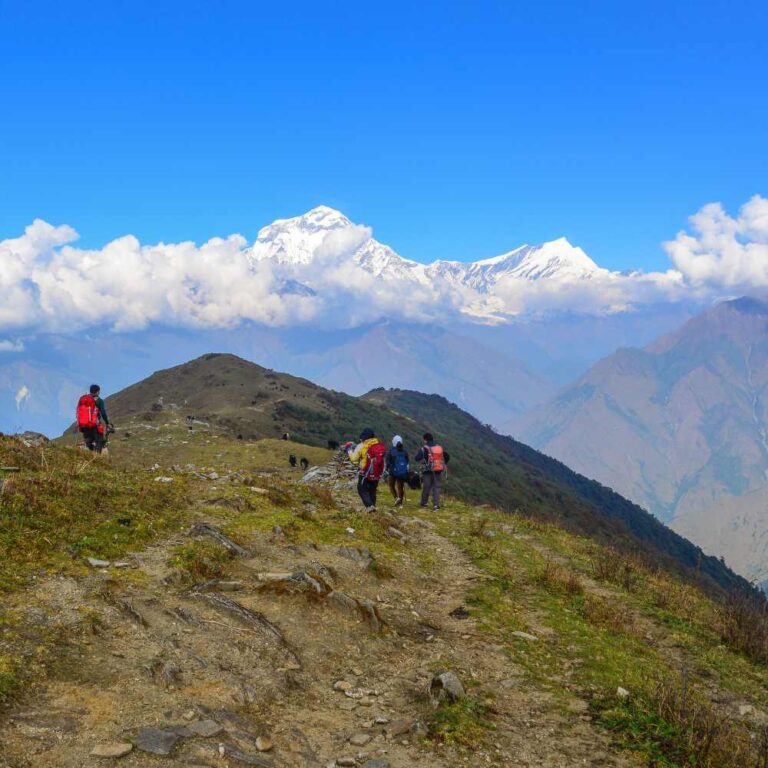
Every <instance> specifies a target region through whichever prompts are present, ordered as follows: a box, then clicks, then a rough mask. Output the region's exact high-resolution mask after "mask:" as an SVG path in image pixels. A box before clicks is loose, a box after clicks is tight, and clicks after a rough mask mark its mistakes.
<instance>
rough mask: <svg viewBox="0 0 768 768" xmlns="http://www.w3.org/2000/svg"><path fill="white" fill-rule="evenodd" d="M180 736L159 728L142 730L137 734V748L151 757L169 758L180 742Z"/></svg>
mask: <svg viewBox="0 0 768 768" xmlns="http://www.w3.org/2000/svg"><path fill="white" fill-rule="evenodd" d="M179 738H180V737H179V735H178V734H177V733H174V732H173V731H169V730H160V729H159V728H140V729H139V732H138V733H137V734H136V747H137V748H138V749H140V750H141V751H142V752H149V753H150V754H151V755H159V756H160V757H168V755H170V754H171V751H172V750H173V748H174V747H175V746H176V742H178V740H179Z"/></svg>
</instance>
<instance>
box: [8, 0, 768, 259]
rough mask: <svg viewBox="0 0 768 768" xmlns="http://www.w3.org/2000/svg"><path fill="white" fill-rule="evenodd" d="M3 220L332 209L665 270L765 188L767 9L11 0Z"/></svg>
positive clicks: (414, 240)
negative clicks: (718, 208) (674, 249)
mask: <svg viewBox="0 0 768 768" xmlns="http://www.w3.org/2000/svg"><path fill="white" fill-rule="evenodd" d="M0 36H1V37H0V39H2V55H0V99H1V101H0V104H2V110H1V113H2V119H0V239H2V238H3V237H11V236H16V235H18V234H19V233H20V232H21V230H22V229H23V227H24V226H25V225H26V224H28V223H29V222H30V221H31V220H32V219H33V218H35V217H42V218H44V219H46V220H48V221H50V222H51V223H54V224H70V225H72V226H74V227H75V228H76V229H77V230H78V231H79V232H80V233H81V235H82V241H81V242H82V244H84V245H86V246H99V245H102V244H103V243H104V242H105V241H106V240H108V239H110V238H113V237H116V236H119V235H122V234H126V233H133V234H135V235H137V236H138V237H139V238H140V239H141V240H142V241H145V242H155V241H159V240H163V241H166V242H169V241H177V240H185V239H192V240H196V241H202V240H205V239H207V238H209V237H211V236H214V235H227V234H230V233H232V232H241V233H242V234H244V235H245V236H246V237H248V238H249V239H251V238H253V237H254V236H255V234H256V232H257V230H258V228H259V227H260V226H261V225H263V224H266V223H268V222H269V221H271V220H272V219H274V218H277V217H280V216H289V215H295V214H298V213H301V212H303V211H305V210H307V209H309V208H311V207H313V206H314V205H317V204H320V203H324V204H327V205H331V206H334V207H337V208H340V209H342V210H343V211H344V212H345V213H347V215H349V216H350V217H351V218H352V219H353V220H355V221H358V222H362V223H367V224H370V225H371V226H373V228H374V235H375V236H376V237H377V238H378V239H379V240H382V241H384V242H388V243H389V244H391V245H392V246H393V247H395V248H396V250H398V251H399V252H400V253H401V254H403V255H404V256H408V257H411V258H416V259H420V260H431V259H433V258H438V257H445V258H459V259H469V258H481V257H484V256H490V255H494V254H495V253H498V252H501V251H503V250H506V249H508V248H511V247H513V246H515V245H518V244H519V243H521V242H526V241H527V242H537V241H541V240H546V239H552V238H555V237H558V236H561V235H565V236H567V237H568V238H569V239H570V240H571V241H572V242H574V243H576V244H579V245H581V246H582V247H584V248H585V249H586V250H587V251H588V252H589V253H590V254H591V255H592V256H593V257H594V258H595V259H596V260H597V261H599V262H600V263H601V264H603V265H605V266H608V267H614V268H629V267H643V268H645V269H652V268H658V267H662V266H665V265H666V264H667V259H666V256H665V255H664V253H663V252H662V250H661V248H660V245H659V244H660V242H661V241H662V240H664V239H668V238H672V237H673V236H674V235H675V233H676V232H677V231H678V230H679V229H680V228H682V227H683V226H684V225H685V223H686V218H687V216H689V215H690V214H692V213H694V212H695V211H696V210H697V209H698V208H699V207H700V206H701V205H703V204H704V203H707V202H710V201H722V202H723V203H724V204H725V206H726V207H727V208H728V209H730V210H731V211H732V212H735V211H736V209H737V208H738V206H739V205H740V204H742V203H743V202H745V201H746V200H747V199H748V198H749V197H751V196H752V195H754V194H757V193H762V194H764V195H765V194H766V193H768V98H766V90H767V89H766V82H767V81H768V53H766V50H767V49H768V44H767V42H766V41H767V40H768V11H767V10H766V4H765V3H763V2H731V3H727V4H726V3H722V2H718V3H714V2H704V3H699V4H691V3H678V2H645V3H637V2H632V3H623V2H604V3H596V2H581V3H572V2H571V3H548V2H538V3H532V2H525V3H515V2H511V3H510V2H493V3H491V2H477V3H469V2H466V3H430V2H424V3H413V2H410V3H399V2H389V3H379V4H375V5H374V4H371V3H359V2H358V3H351V2H350V3H333V2H312V3H305V2H292V3H290V4H284V3H282V4H281V3H269V4H266V3H258V2H233V1H230V0H219V1H218V2H215V3H211V2H198V1H197V0H186V1H185V2H183V3H177V2H163V3H158V2H157V0H155V2H152V3H148V2H142V1H141V0H132V1H131V2H125V1H124V0H114V1H113V2H110V3H96V2H88V3H83V2H70V3H61V2H57V3H55V4H54V3H44V2H34V1H33V0H31V1H30V2H28V3H19V2H16V1H14V2H7V1H6V0H0Z"/></svg>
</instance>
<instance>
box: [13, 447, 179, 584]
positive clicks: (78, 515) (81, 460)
mask: <svg viewBox="0 0 768 768" xmlns="http://www.w3.org/2000/svg"><path fill="white" fill-rule="evenodd" d="M0 464H2V465H3V466H17V467H19V470H20V471H19V472H18V473H13V474H10V475H9V476H7V477H6V479H5V484H4V487H3V491H2V496H0V553H1V554H2V557H0V592H8V591H10V590H14V589H17V588H19V587H22V586H24V585H26V584H28V583H29V581H30V578H31V577H32V576H36V577H39V576H41V575H44V574H45V573H46V572H50V571H56V572H61V571H67V570H71V569H72V568H73V567H76V565H77V564H78V563H82V560H83V558H84V557H85V556H93V557H97V558H104V559H112V558H118V557H121V556H122V555H124V554H125V553H126V552H127V551H129V550H130V549H131V548H134V547H137V546H141V545H142V544H144V543H146V542H148V541H150V540H151V539H153V538H155V537H156V536H158V535H160V534H163V533H165V532H166V531H168V530H170V529H172V528H174V527H176V526H178V525H179V523H180V521H181V520H182V519H183V518H184V515H185V512H186V509H187V507H188V504H187V498H186V495H187V486H186V483H185V481H184V479H183V478H181V477H177V478H176V479H175V480H174V482H172V483H156V482H154V478H153V476H152V475H149V474H147V473H138V472H131V471H126V470H121V469H118V468H115V467H113V466H112V465H111V464H110V463H109V461H108V460H104V459H101V458H99V457H96V456H94V455H91V454H84V453H83V452H82V451H78V450H75V449H71V448H67V449H61V448H55V447H51V448H44V449H35V448H26V447H24V446H22V445H21V444H20V443H18V442H17V441H15V440H12V439H10V438H0Z"/></svg>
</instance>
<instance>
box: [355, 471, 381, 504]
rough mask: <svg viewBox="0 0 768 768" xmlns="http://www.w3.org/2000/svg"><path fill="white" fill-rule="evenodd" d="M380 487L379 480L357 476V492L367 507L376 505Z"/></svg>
mask: <svg viewBox="0 0 768 768" xmlns="http://www.w3.org/2000/svg"><path fill="white" fill-rule="evenodd" d="M378 489H379V481H378V480H369V479H368V478H367V477H358V478H357V492H358V493H359V494H360V499H361V500H362V502H363V504H365V506H366V507H375V506H376V491H377V490H378Z"/></svg>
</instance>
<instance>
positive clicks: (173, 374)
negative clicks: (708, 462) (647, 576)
mask: <svg viewBox="0 0 768 768" xmlns="http://www.w3.org/2000/svg"><path fill="white" fill-rule="evenodd" d="M160 401H162V404H163V405H162V408H161V407H160V406H159V405H158V403H159V402H160ZM107 404H108V407H109V410H110V415H111V418H112V419H113V420H114V421H116V422H117V423H118V424H119V425H121V426H125V424H126V423H127V422H128V421H132V422H133V423H136V422H137V421H138V422H140V423H141V424H142V425H143V426H142V427H141V429H143V430H144V433H146V432H147V430H151V429H152V427H153V426H155V427H158V428H165V427H164V426H163V425H167V424H168V423H169V422H174V423H177V424H178V421H179V419H182V423H183V419H184V418H185V417H187V416H196V417H200V418H202V419H204V420H206V421H208V422H209V423H210V424H211V427H212V431H213V432H215V433H219V432H223V433H226V434H230V435H240V436H242V437H243V438H245V439H260V438H277V437H278V436H280V435H281V434H283V433H284V432H289V433H290V434H291V436H292V438H293V439H294V440H295V441H297V442H299V443H304V444H307V445H311V446H325V445H326V444H327V441H328V440H337V441H342V440H345V439H354V438H355V437H356V436H357V435H358V434H359V432H360V430H361V428H362V427H363V426H372V427H373V428H374V429H375V430H376V432H377V434H379V435H380V436H382V437H383V438H384V439H385V440H389V439H390V437H391V436H392V435H394V434H400V435H402V436H403V437H404V438H405V440H406V444H407V446H408V447H410V448H411V449H414V448H415V447H416V446H418V445H419V444H420V436H421V434H422V433H423V432H424V430H425V429H430V430H432V431H434V432H435V433H436V434H437V435H438V436H439V437H440V440H441V441H442V442H443V443H444V444H445V446H446V447H447V448H448V450H449V451H450V452H451V453H452V454H453V456H454V459H455V461H454V463H453V465H452V467H451V473H450V474H451V480H450V486H451V490H452V492H453V493H455V494H456V495H458V496H460V497H461V498H463V499H465V500H467V501H473V502H476V503H491V504H496V505H498V506H500V507H503V508H505V509H507V510H520V511H522V512H523V513H525V514H530V515H534V516H536V517H537V518H539V519H544V520H549V521H557V522H559V523H560V524H562V525H564V526H567V527H569V528H570V529H571V530H574V531H577V532H579V533H583V534H586V535H589V536H591V537H594V538H596V539H598V540H600V541H603V542H611V543H613V544H614V545H615V546H619V547H623V548H624V549H626V550H636V549H638V550H640V551H641V553H643V554H644V555H645V556H646V557H647V558H648V559H649V560H651V561H654V562H656V563H660V564H662V565H663V566H664V567H666V568H670V569H673V570H676V571H678V572H680V573H685V574H686V575H687V576H688V577H690V578H693V579H697V580H699V581H700V582H701V583H703V584H705V585H707V586H709V587H713V588H715V589H720V590H728V589H730V588H732V587H733V586H734V585H738V586H740V587H742V588H746V587H747V585H746V582H744V581H743V580H741V579H740V578H739V577H737V576H736V575H735V574H733V573H732V572H731V571H730V570H729V569H728V568H726V567H725V566H724V565H723V564H722V563H721V562H720V561H718V560H717V559H716V558H713V557H707V556H705V555H704V554H703V553H702V552H701V550H700V549H699V548H697V547H695V546H693V545H692V544H690V542H688V541H687V540H685V539H683V538H682V537H680V536H678V535H677V534H675V533H673V532H672V531H670V530H669V529H667V528H666V527H664V526H663V525H661V524H659V523H658V521H657V520H656V519H655V518H653V517H652V516H651V515H649V514H647V513H646V512H645V511H643V510H642V509H640V508H639V507H637V506H635V505H633V504H631V503H630V502H628V501H626V500H625V499H623V498H622V497H620V496H618V495H617V494H615V493H613V492H612V491H610V490H609V489H607V488H605V487H603V486H601V485H599V484H598V483H595V482H592V481H589V480H587V479H586V478H584V477H582V476H581V475H577V474H576V473H574V472H572V471H570V470H569V469H568V468H567V467H565V466H564V465H563V464H560V463H559V462H557V461H554V460H552V459H549V458H548V457H546V456H544V455H542V454H540V453H538V452H536V451H534V450H532V449H530V448H528V447H526V446H524V445H522V444H521V443H518V442H516V441H514V440H512V439H511V438H507V437H502V436H500V435H497V434H496V433H494V432H493V431H492V430H490V429H488V428H487V427H485V426H484V425H482V424H480V422H478V421H477V420H476V419H474V418H473V417H471V416H469V414H467V413H465V412H463V411H461V410H460V409H459V408H457V407H456V406H454V405H452V404H450V403H448V402H447V401H446V400H445V399H444V398H441V397H438V396H427V395H421V394H419V393H416V392H406V391H399V390H389V391H384V390H376V391H374V392H372V393H369V395H367V396H366V397H365V398H355V397H350V396H348V395H345V394H342V393H338V392H332V391H329V390H325V389H323V388H321V387H318V386H316V385H314V384H312V383H311V382H309V381H307V380H305V379H300V378H297V377H294V376H289V375H286V374H281V373H276V372H274V371H270V370H268V369H265V368H262V367H260V366H258V365H255V364H253V363H250V362H247V361H245V360H242V359H240V358H238V357H236V356H234V355H226V354H210V355H204V356H203V357H200V358H198V359H196V360H193V361H191V362H189V363H186V364H184V365H181V366H177V367H175V368H170V369H167V370H164V371H159V372H158V373H155V374H153V375H152V376H150V377H149V378H147V379H145V380H144V381H141V382H139V383H137V384H135V385H133V386H131V387H128V388H127V389H125V390H123V391H122V392H120V393H118V394H116V395H113V396H112V397H110V398H108V400H107ZM194 429H196V427H195V428H194ZM194 429H193V430H192V431H193V432H194ZM168 442H169V450H170V451H173V450H174V448H173V445H174V441H172V440H169V441H168ZM297 450H299V451H300V450H301V449H297ZM297 455H300V454H297ZM308 458H309V459H310V460H312V457H311V456H308Z"/></svg>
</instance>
